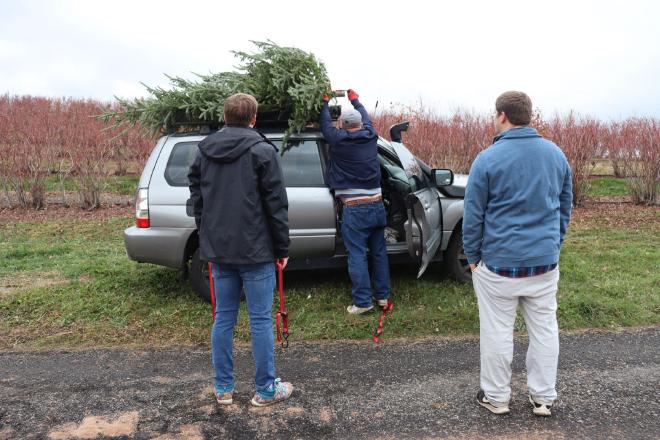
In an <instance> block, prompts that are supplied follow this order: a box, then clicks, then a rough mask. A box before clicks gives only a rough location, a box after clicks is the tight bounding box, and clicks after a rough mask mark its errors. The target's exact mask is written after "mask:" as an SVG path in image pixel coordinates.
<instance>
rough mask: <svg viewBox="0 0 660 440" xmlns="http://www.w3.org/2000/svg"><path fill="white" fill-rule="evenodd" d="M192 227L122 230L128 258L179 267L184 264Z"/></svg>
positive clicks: (133, 227)
mask: <svg viewBox="0 0 660 440" xmlns="http://www.w3.org/2000/svg"><path fill="white" fill-rule="evenodd" d="M193 231H194V229H190V228H138V227H136V226H131V227H130V228H127V229H125V230H124V246H125V247H126V255H128V258H129V259H131V260H133V261H137V262H140V263H152V264H158V265H161V266H167V267H174V268H180V267H182V266H183V264H184V252H185V249H186V243H187V242H188V238H190V234H192V233H193Z"/></svg>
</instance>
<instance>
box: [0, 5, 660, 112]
mask: <svg viewBox="0 0 660 440" xmlns="http://www.w3.org/2000/svg"><path fill="white" fill-rule="evenodd" d="M0 6H1V7H2V9H1V10H2V24H1V25H0V94H2V93H9V94H31V95H47V96H74V97H89V98H97V99H103V100H110V99H112V97H113V96H114V95H117V96H122V97H134V96H140V95H144V93H145V91H144V88H143V87H142V86H141V85H140V82H144V83H147V84H149V85H163V86H165V85H167V84H168V82H167V79H166V78H165V77H164V74H165V73H167V74H170V75H180V76H184V77H191V76H192V74H191V72H199V73H208V72H218V71H224V70H232V69H233V66H234V65H235V64H236V63H237V60H236V59H235V58H234V57H233V55H232V54H231V53H230V51H231V50H252V46H251V45H250V43H249V40H265V39H271V40H273V41H274V42H276V43H277V44H280V45H287V46H296V47H299V48H301V49H303V50H306V51H310V52H313V53H314V54H315V55H316V56H317V57H318V58H319V59H321V60H322V61H323V62H324V63H325V64H326V67H327V69H328V73H329V76H330V79H331V81H332V85H333V87H334V88H337V89H345V88H354V89H356V90H357V91H358V92H359V93H360V95H361V96H362V98H363V99H362V100H363V101H364V102H365V103H366V104H367V106H368V108H373V106H374V105H375V103H376V101H379V108H382V107H386V106H388V105H390V103H398V104H402V105H415V104H418V103H419V102H420V101H421V102H422V103H423V104H424V105H425V106H428V107H432V108H435V109H437V110H438V111H440V112H443V113H449V112H451V111H452V110H453V109H455V108H457V107H461V108H464V109H468V110H477V111H484V112H485V111H489V110H490V109H491V108H492V106H493V103H494V100H495V98H496V97H497V95H498V94H499V93H501V92H503V91H505V90H511V89H517V90H523V91H525V92H527V93H528V94H529V95H530V96H531V98H532V101H533V102H534V105H535V106H536V107H538V108H540V109H541V111H542V112H543V113H544V114H545V115H551V114H553V113H554V112H562V113H563V112H566V111H568V110H570V109H573V110H575V111H577V112H579V113H582V114H589V115H593V116H597V117H600V118H603V119H610V118H622V117H627V116H631V115H634V116H655V117H660V80H659V78H660V25H659V23H660V2H658V1H653V0H649V1H640V0H628V1H617V2H614V1H607V0H601V1H580V0H572V1H564V0H559V1H533V0H527V1H501V2H500V1H451V2H449V1H447V2H445V1H435V2H433V1H431V0H425V1H416V0H404V1H396V2H394V1H358V0H352V1H351V0H349V1H345V0H344V1H311V0H308V1H285V0H279V1H276V0H270V1H257V0H250V1H232V2H229V1H224V2H223V1H219V0H218V1H193V0H188V1H163V0H160V1H146V0H132V1H124V0H111V1H103V2H101V1H91V0H88V1H82V0H81V1H73V0H72V1H58V0H52V1H46V0H43V1H36V0H0Z"/></svg>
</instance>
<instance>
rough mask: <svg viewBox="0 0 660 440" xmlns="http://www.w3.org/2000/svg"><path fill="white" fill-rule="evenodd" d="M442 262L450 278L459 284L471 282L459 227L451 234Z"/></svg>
mask: <svg viewBox="0 0 660 440" xmlns="http://www.w3.org/2000/svg"><path fill="white" fill-rule="evenodd" d="M444 260H445V265H446V266H447V269H448V270H449V275H451V277H452V278H454V279H455V280H456V281H458V282H460V283H471V282H472V271H470V264H469V263H468V261H467V257H466V256H465V251H464V250H463V231H462V229H461V227H460V225H459V227H458V228H456V230H455V231H454V233H453V234H451V238H450V239H449V246H447V250H446V251H445V258H444Z"/></svg>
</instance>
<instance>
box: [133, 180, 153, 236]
mask: <svg viewBox="0 0 660 440" xmlns="http://www.w3.org/2000/svg"><path fill="white" fill-rule="evenodd" d="M135 225H136V226H137V227H138V228H148V227H149V226H150V224H149V190H148V189H147V188H139V189H138V191H137V194H136V195H135Z"/></svg>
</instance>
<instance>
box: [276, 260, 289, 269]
mask: <svg viewBox="0 0 660 440" xmlns="http://www.w3.org/2000/svg"><path fill="white" fill-rule="evenodd" d="M288 262H289V257H285V258H278V259H277V263H278V264H281V265H282V270H284V268H285V267H286V265H287V263H288Z"/></svg>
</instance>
